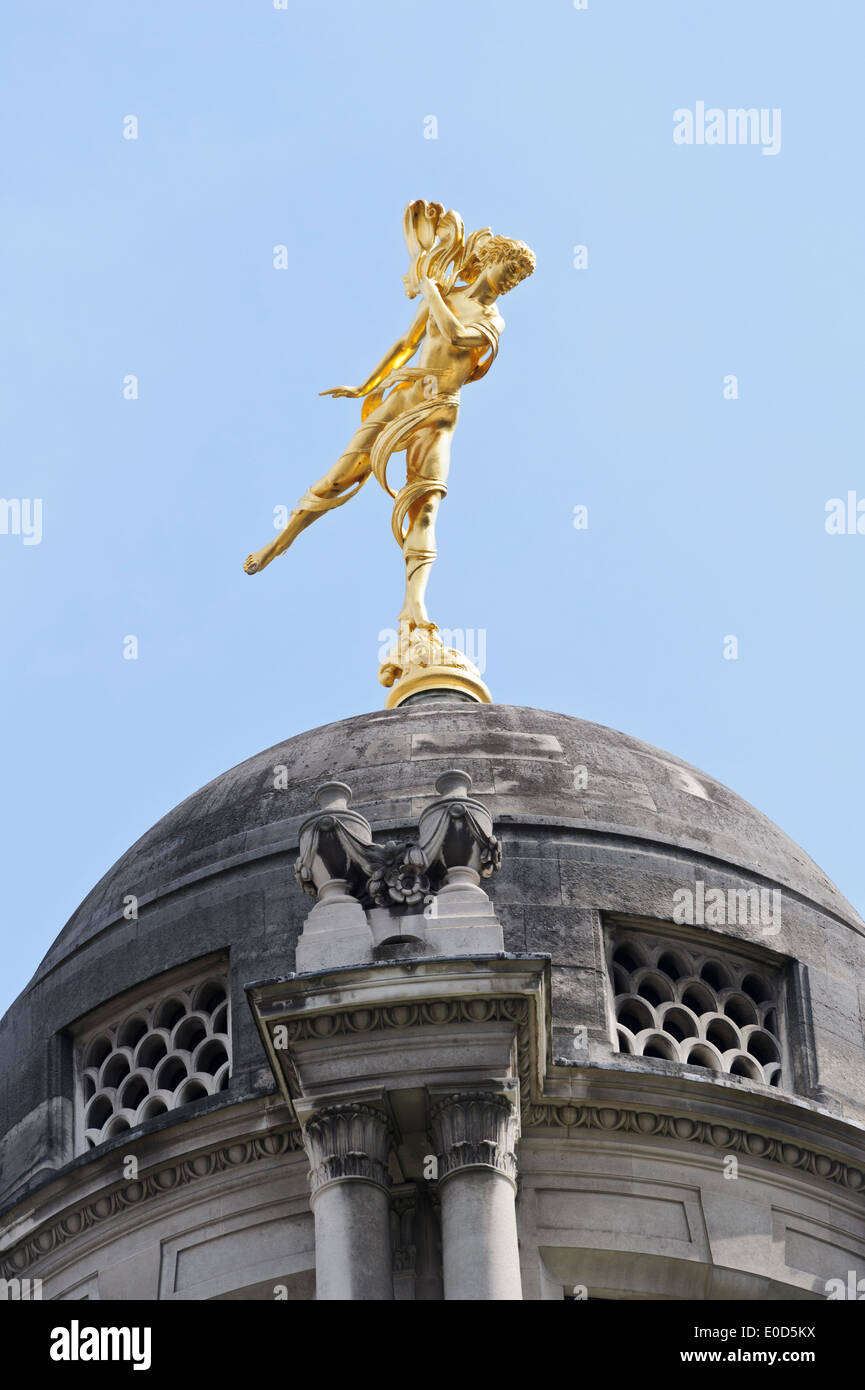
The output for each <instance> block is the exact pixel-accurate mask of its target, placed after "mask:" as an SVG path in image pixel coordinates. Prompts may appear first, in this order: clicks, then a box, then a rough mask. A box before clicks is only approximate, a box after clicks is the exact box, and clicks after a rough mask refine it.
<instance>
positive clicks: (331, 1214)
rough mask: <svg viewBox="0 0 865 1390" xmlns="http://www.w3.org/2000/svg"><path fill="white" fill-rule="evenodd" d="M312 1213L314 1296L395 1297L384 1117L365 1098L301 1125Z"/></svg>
mask: <svg viewBox="0 0 865 1390" xmlns="http://www.w3.org/2000/svg"><path fill="white" fill-rule="evenodd" d="M303 1136H304V1146H305V1148H306V1151H307V1154H308V1156H309V1165H310V1186H311V1194H310V1205H311V1206H312V1211H313V1216H314V1217H315V1265H316V1298H317V1299H318V1300H320V1301H328V1300H341V1301H356V1300H358V1301H366V1300H372V1301H385V1300H390V1299H392V1298H393V1275H392V1269H391V1242H390V1198H389V1194H388V1188H389V1186H390V1180H389V1177H388V1170H387V1157H388V1150H389V1148H390V1128H389V1125H388V1121H387V1117H386V1116H385V1115H384V1114H383V1113H382V1112H381V1111H379V1110H377V1109H376V1108H375V1107H374V1106H371V1105H365V1104H356V1103H355V1104H348V1105H329V1106H325V1107H322V1108H321V1109H319V1110H317V1111H315V1113H314V1114H313V1115H312V1117H311V1118H310V1119H308V1120H307V1121H306V1123H305V1124H304V1129H303Z"/></svg>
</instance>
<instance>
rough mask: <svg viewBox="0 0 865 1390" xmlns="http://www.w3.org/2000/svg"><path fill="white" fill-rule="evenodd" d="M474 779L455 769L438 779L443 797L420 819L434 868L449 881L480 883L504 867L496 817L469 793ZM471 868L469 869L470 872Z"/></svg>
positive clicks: (428, 857) (422, 843) (423, 840)
mask: <svg viewBox="0 0 865 1390" xmlns="http://www.w3.org/2000/svg"><path fill="white" fill-rule="evenodd" d="M471 785H472V779H471V777H470V776H469V774H468V773H467V772H461V771H459V770H458V769H456V768H455V769H452V770H451V771H448V772H443V773H442V775H441V776H440V777H439V778H438V780H437V781H436V791H437V792H438V793H439V799H438V800H437V801H434V802H433V803H432V804H431V805H430V806H428V807H427V808H426V810H425V811H424V812H423V814H422V815H421V818H420V843H421V847H422V849H423V851H424V854H425V855H426V858H427V862H428V864H429V865H430V868H432V867H433V866H435V865H438V866H439V867H440V869H441V870H443V871H444V873H445V875H446V883H448V884H453V883H454V882H459V881H462V882H465V881H466V880H468V881H470V882H473V883H477V882H478V881H479V880H480V879H481V878H489V877H490V876H491V875H492V874H493V873H494V872H495V870H496V869H498V868H499V867H500V866H501V862H502V850H501V845H500V843H499V840H498V838H497V837H496V836H495V835H494V834H493V818H492V815H491V814H490V812H489V811H488V810H487V808H486V806H484V805H483V803H482V802H480V801H476V800H475V799H474V797H470V796H469V792H470V791H471ZM466 871H468V872H466Z"/></svg>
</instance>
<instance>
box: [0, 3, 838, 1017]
mask: <svg viewBox="0 0 865 1390" xmlns="http://www.w3.org/2000/svg"><path fill="white" fill-rule="evenodd" d="M2 27H3V31H4V35H3V45H2V47H3V50H4V57H3V66H4V69H5V71H4V75H3V82H2V95H0V103H2V127H3V130H4V133H5V144H6V150H5V155H4V161H3V175H2V180H0V199H2V218H0V240H2V247H0V251H2V279H3V293H2V298H3V320H4V323H5V326H6V331H5V334H4V345H3V349H2V351H3V362H2V371H0V408H2V428H3V437H4V448H3V464H2V474H0V494H2V496H3V497H5V498H7V499H9V498H19V499H36V498H39V499H42V507H43V523H42V526H43V534H42V539H41V542H40V543H39V544H38V545H37V544H32V545H27V544H25V543H24V537H23V536H22V535H14V534H5V535H3V534H0V592H2V600H3V601H2V606H0V639H2V661H3V680H2V716H3V718H2V727H3V741H4V749H3V791H4V794H3V797H2V803H3V805H2V816H3V824H2V836H0V843H2V878H3V907H2V913H3V920H2V926H0V940H2V946H3V960H4V967H5V968H4V971H3V975H2V984H0V1008H2V1007H5V1006H6V1005H7V1004H8V1003H9V1002H10V1001H11V999H12V998H13V997H14V996H15V994H17V993H18V991H19V990H20V989H21V988H22V987H23V986H24V984H25V983H26V981H27V979H28V978H29V977H30V975H31V974H32V973H33V971H34V970H35V968H36V966H37V964H38V962H39V960H40V958H41V956H42V955H43V954H44V952H45V950H46V949H47V948H48V946H49V944H50V943H51V941H52V940H53V938H54V937H55V935H56V934H57V932H58V931H59V930H60V928H61V927H62V926H63V924H64V922H65V921H66V919H67V918H68V917H69V915H70V914H71V913H72V911H73V910H74V908H75V907H76V905H77V904H78V902H79V901H80V900H81V899H82V897H83V896H84V895H85V894H86V892H87V891H88V890H89V889H90V887H91V886H92V885H93V883H95V882H96V881H97V880H98V879H99V878H100V877H101V876H102V874H103V873H104V872H105V871H106V870H107V869H108V867H109V866H110V865H111V864H112V863H113V861H114V860H115V859H116V858H117V857H118V856H119V855H120V854H121V853H122V852H123V851H124V849H125V848H126V847H127V846H128V845H129V844H131V843H132V842H133V841H134V840H135V839H137V838H138V836H139V835H140V834H142V833H143V832H144V831H145V830H146V829H147V828H148V827H149V826H150V825H151V824H153V823H154V822H155V821H156V820H158V819H159V817H160V816H162V815H163V814H164V813H165V812H166V811H167V810H169V809H170V808H171V807H172V806H173V805H175V804H176V803H177V802H178V801H180V800H181V799H182V798H183V797H185V796H187V795H188V794H189V793H191V792H192V791H194V790H195V789H196V788H197V787H199V786H200V785H202V784H203V783H205V782H207V781H209V780H210V779H211V778H212V777H214V776H216V775H217V774H218V773H219V772H221V771H222V770H224V769H225V768H227V767H229V766H231V765H233V764H234V763H236V762H238V761H240V760H241V759H243V758H246V757H248V756H250V755H251V754H253V753H254V752H256V751H258V750H259V749H262V748H265V747H267V746H269V745H270V744H272V743H275V742H277V741H278V740H280V739H283V738H285V737H288V736H289V735H292V734H295V733H298V732H300V731H302V730H304V729H306V728H311V727H314V726H317V725H320V724H324V723H327V722H328V721H330V720H334V719H339V718H343V717H346V716H350V715H353V714H357V713H361V712H364V711H367V710H369V709H374V708H376V707H379V706H380V705H381V703H382V697H383V692H382V690H381V688H380V687H379V686H378V684H377V681H376V669H377V663H378V648H379V645H380V642H379V633H380V632H381V630H382V629H385V628H388V627H390V626H392V625H393V622H394V619H395V617H396V613H397V611H398V608H399V604H400V602H401V586H402V580H401V559H400V556H399V552H398V551H397V548H396V546H395V545H394V544H393V541H392V540H391V538H390V531H389V516H390V508H389V505H388V503H387V500H386V498H385V497H384V495H383V494H382V493H381V491H380V489H378V488H377V486H376V484H375V482H374V481H371V482H370V483H368V484H367V486H366V488H365V489H364V490H363V491H362V492H361V493H360V495H359V496H358V497H357V498H356V499H355V500H354V501H353V502H352V503H351V504H350V505H349V506H347V507H345V508H343V509H342V510H340V511H338V512H335V513H333V514H332V515H330V516H327V517H325V518H323V520H322V521H321V522H320V523H319V524H317V525H316V526H315V527H314V528H313V529H312V530H311V531H309V532H307V533H306V534H305V535H304V536H303V537H301V539H300V540H299V542H298V544H297V546H296V547H295V548H294V549H293V550H292V551H291V552H290V554H289V555H288V556H287V557H284V558H282V559H280V560H278V561H276V562H275V563H274V565H273V566H272V567H271V568H270V569H269V570H267V572H266V573H264V574H262V575H260V576H257V577H255V578H253V579H250V578H248V577H247V576H245V575H244V574H243V572H242V568H241V566H242V561H243V559H244V557H245V556H246V554H247V553H248V552H249V551H250V550H252V549H254V548H257V547H258V546H260V545H262V544H263V543H264V542H265V541H266V540H267V539H269V537H270V536H271V535H272V534H273V520H272V518H273V508H274V507H275V506H278V505H280V504H286V505H292V504H293V503H294V501H295V500H296V498H297V497H298V496H299V495H300V493H301V492H302V491H303V490H304V489H305V488H306V487H307V486H308V484H310V483H312V482H313V481H314V480H315V479H316V478H317V477H319V475H320V474H321V473H322V472H324V470H325V469H326V468H327V467H328V466H329V464H330V463H331V462H332V461H333V459H334V458H335V457H336V456H337V454H338V453H339V452H340V450H341V449H342V447H343V446H344V444H345V443H346V442H347V440H348V438H349V436H350V434H351V431H352V430H353V428H354V426H355V424H356V422H357V417H358V404H357V402H354V401H345V400H340V401H333V400H330V399H328V398H319V397H318V395H317V392H319V391H320V390H322V389H323V388H325V387H329V386H334V385H337V384H341V383H349V384H356V383H357V382H359V381H360V380H362V379H363V377H364V375H365V374H366V373H367V372H368V371H369V369H370V368H371V367H372V366H373V365H374V364H375V362H376V361H377V360H378V358H379V357H380V356H381V354H382V353H383V351H384V350H385V349H386V348H387V347H388V346H389V345H390V344H391V343H392V342H393V340H394V339H395V338H396V337H397V336H398V335H399V333H400V332H401V331H402V330H403V328H404V327H405V326H406V324H407V323H408V322H409V321H410V318H411V315H412V312H413V308H414V306H413V305H412V304H410V303H409V301H408V300H407V299H406V298H405V295H404V292H403V289H402V284H401V275H402V273H403V271H404V270H405V269H406V267H407V258H406V252H405V248H404V244H403V241H402V233H401V219H402V209H403V207H404V205H405V203H406V202H407V201H408V200H409V199H411V198H415V197H425V198H429V199H434V200H437V201H440V202H443V203H444V204H445V205H446V206H448V207H454V208H456V209H458V210H459V211H460V212H461V213H462V215H463V217H464V219H465V221H466V224H467V227H469V228H473V227H477V226H484V225H491V226H492V227H493V230H494V231H497V232H502V233H504V234H506V235H511V236H517V237H521V238H522V239H524V240H526V241H527V242H528V243H529V244H530V245H531V246H532V247H533V249H534V250H535V252H536V254H537V258H538V264H537V270H536V273H535V275H534V276H533V277H532V278H531V279H530V280H528V281H526V282H525V283H524V284H523V285H521V286H519V287H518V288H517V289H516V290H515V291H514V292H513V293H512V294H510V295H508V296H507V298H506V299H505V300H504V301H503V304H502V308H503V312H504V316H505V318H506V320H507V328H506V330H505V332H504V334H503V337H502V342H501V348H500V353H499V357H498V360H497V361H496V363H495V366H494V368H493V370H492V371H491V372H490V374H489V375H488V376H487V377H486V379H485V380H484V381H483V382H482V383H481V384H480V385H478V386H477V387H474V386H473V387H470V388H468V389H467V390H466V392H465V393H464V397H463V407H462V413H461V419H460V424H459V428H458V432H457V435H456V437H455V441H454V449H453V459H452V468H451V477H450V486H449V495H448V497H447V499H446V501H445V503H444V505H443V507H442V512H441V518H440V525H439V545H440V558H439V562H438V565H437V567H436V569H435V571H434V574H433V578H432V582H431V586H430V592H429V600H430V608H431V611H432V613H433V616H434V617H436V618H437V620H438V621H439V622H440V623H441V625H442V626H446V627H451V628H468V629H478V630H479V629H483V631H484V632H485V634H486V636H485V641H486V679H487V681H488V683H489V684H490V686H491V688H492V691H493V695H494V698H495V699H496V700H498V701H501V702H503V703H511V704H520V705H534V706H538V707H541V708H549V709H554V710H561V711H564V712H566V713H569V714H574V715H579V716H581V717H584V718H587V719H591V720H594V721H597V722H598V723H602V724H607V725H611V726H613V727H615V728H620V729H623V730H626V731H627V732H629V733H631V734H634V735H636V736H638V737H640V738H643V739H646V740H648V741H649V742H650V743H653V744H657V745H659V746H660V747H662V748H665V749H668V750H670V751H672V752H674V753H676V754H678V755H679V756H681V757H684V758H686V759H687V760H688V761H690V762H693V763H695V764H696V765H697V766H698V767H701V768H703V769H705V770H706V771H707V772H709V773H710V774H712V775H713V776H716V777H718V778H719V779H720V780H722V781H724V782H726V783H727V784H729V785H731V786H732V787H733V788H735V790H736V791H738V792H739V793H740V794H741V795H743V796H745V797H746V798H747V799H748V800H750V801H752V802H754V803H755V804H756V805H757V806H758V807H759V808H760V809H761V810H762V811H764V812H765V813H766V814H767V815H769V816H770V817H771V818H772V819H774V820H776V821H777V822H778V823H779V824H780V825H781V826H782V827H783V828H784V829H785V830H786V831H787V832H788V833H789V834H791V835H792V836H793V838H794V839H796V840H797V841H799V842H800V843H801V844H802V845H803V846H804V847H805V848H806V850H807V851H808V852H809V853H810V854H811V855H812V856H813V857H814V858H815V859H816V860H817V861H818V862H819V863H820V864H821V865H822V866H823V867H824V868H825V870H826V871H827V872H828V874H829V875H830V877H832V878H833V879H834V880H835V881H836V882H837V883H838V885H839V887H840V888H841V890H842V891H843V892H844V893H846V894H847V896H848V897H849V898H850V899H851V901H852V902H853V903H854V904H855V905H856V906H857V907H858V908H859V910H860V911H862V910H863V909H865V856H863V854H862V844H861V841H862V834H861V814H860V805H861V786H862V781H863V773H865V741H863V738H862V695H861V684H862V674H863V659H862V648H863V622H862V574H863V566H865V535H844V536H837V535H835V536H833V535H828V534H827V532H826V529H825V524H824V523H825V515H826V513H825V507H826V503H827V501H828V500H829V499H830V498H833V497H839V496H840V497H846V494H847V493H848V492H849V491H855V492H857V496H858V497H860V498H865V468H863V464H862V410H861V404H860V400H861V376H862V317H863V312H862V311H863V302H862V300H863V295H862V260H861V254H862V253H861V223H862V192H861V188H862V179H861V53H862V47H863V40H865V32H863V31H865V22H863V15H862V12H861V11H859V12H858V13H857V7H855V6H852V5H850V4H849V3H848V0H844V3H831V0H830V2H828V3H827V0H823V2H822V3H821V4H820V5H814V4H813V3H797V2H796V0H786V3H771V0H763V2H762V3H760V4H759V5H757V4H754V3H753V0H727V3H725V4H724V5H723V6H715V5H707V4H698V3H693V0H690V2H688V3H685V2H684V0H683V2H682V3H677V2H676V0H663V3H661V2H660V0H588V8H587V9H586V10H584V11H580V10H576V9H575V8H574V7H573V4H572V3H571V0H533V3H532V4H531V5H525V4H522V3H514V0H497V3H491V2H490V0H472V3H470V4H466V3H459V0H438V3H436V4H435V5H432V6H430V5H426V4H420V3H416V0H409V3H405V0H403V2H402V3H397V2H396V0H366V3H363V4H356V3H353V0H339V3H336V4H322V3H321V2H320V0H316V2H315V3H305V2H304V0H288V7H287V9H286V10H284V11H282V10H276V9H275V8H274V6H273V0H208V3H206V4H204V3H200V0H170V2H169V0H156V3H153V2H152V0H151V3H147V4H145V3H143V0H134V2H133V0H130V3H124V4H116V3H109V0H105V2H104V3H97V2H96V0H90V3H75V4H72V3H39V0H28V2H27V3H23V0H19V3H14V0H7V4H6V5H5V6H4V7H3V18H2ZM698 101H704V102H705V103H706V106H707V107H712V106H717V107H720V108H722V109H727V108H732V107H740V106H744V107H755V108H758V109H762V108H767V109H774V108H780V110H781V113H782V125H781V130H782V144H781V150H780V153H778V154H777V155H774V156H766V155H764V154H763V153H762V151H761V149H760V148H759V147H753V146H744V147H743V146H733V145H725V146H708V145H702V146H698V145H691V146H682V145H676V144H675V143H674V141H673V128H674V125H673V112H674V111H675V110H677V109H679V108H684V107H688V108H691V109H694V108H695V106H696V103H697V102H698ZM128 115H135V116H136V117H137V120H138V128H139V129H138V139H137V140H126V139H124V138H123V122H124V117H126V116H128ZM430 115H434V116H435V117H436V119H437V123H438V138H437V139H434V140H433V139H427V138H425V137H424V129H425V118H426V117H428V116H430ZM427 128H429V127H428V123H427ZM279 244H284V245H285V246H287V248H288V252H289V259H290V263H291V268H290V269H289V270H287V271H280V270H276V269H274V266H273V248H274V246H275V245H279ZM578 244H580V245H585V246H587V247H588V266H587V268H586V269H584V270H577V269H575V268H574V265H573V248H574V246H575V245H578ZM128 374H134V375H136V376H137V378H138V381H139V397H138V399H137V400H126V399H124V396H123V380H124V377H126V376H127V375H128ZM730 374H733V375H735V376H736V377H737V378H738V390H739V396H738V399H735V400H727V399H725V398H724V394H723V385H724V378H725V377H726V376H728V375H730ZM577 505H584V506H586V507H587V508H588V516H589V526H588V529H587V530H584V531H577V530H575V529H574V526H573V514H574V507H575V506H577ZM129 635H134V636H136V637H137V639H138V644H139V655H138V659H137V660H126V659H124V656H123V648H124V638H125V637H127V636H129ZM729 635H734V636H736V637H737V639H738V644H739V656H738V659H737V660H725V659H724V655H723V651H724V639H725V637H727V636H729Z"/></svg>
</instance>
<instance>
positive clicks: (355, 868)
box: [294, 769, 502, 910]
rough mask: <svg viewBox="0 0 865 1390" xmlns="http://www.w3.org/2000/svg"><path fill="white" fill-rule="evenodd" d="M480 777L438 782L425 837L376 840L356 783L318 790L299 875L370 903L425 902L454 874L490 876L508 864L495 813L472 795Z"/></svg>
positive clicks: (424, 819) (312, 890)
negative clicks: (356, 798)
mask: <svg viewBox="0 0 865 1390" xmlns="http://www.w3.org/2000/svg"><path fill="white" fill-rule="evenodd" d="M471 784H472V779H471V777H470V776H469V774H468V773H467V772H461V771H459V770H458V769H453V770H451V771H448V772H444V773H442V775H441V776H440V777H439V778H438V780H437V781H436V784H435V785H436V791H437V792H438V793H439V796H438V798H437V800H435V801H433V802H432V803H431V804H430V805H429V806H428V807H427V808H426V810H425V811H423V813H422V814H421V817H420V820H419V823H418V838H417V839H408V838H405V839H400V840H388V841H386V842H385V843H384V844H381V845H378V844H373V842H372V829H371V827H370V825H369V822H368V821H367V820H365V819H364V817H363V816H361V815H360V814H359V813H358V812H357V811H352V810H350V809H349V801H350V800H351V788H350V787H348V786H346V784H345V783H344V782H325V783H324V784H323V785H322V786H320V787H318V788H317V790H316V793H315V799H316V804H317V806H318V810H317V811H316V812H315V813H314V814H313V815H312V816H310V817H309V818H308V819H307V820H305V821H304V823H303V825H302V826H301V828H300V845H299V850H300V852H299V854H298V857H297V861H296V863H295V866H294V872H295V878H296V879H297V882H298V884H299V885H300V887H301V888H302V889H303V891H304V892H305V893H308V894H309V895H310V896H311V897H314V898H317V897H320V896H321V894H322V892H323V890H324V889H325V888H327V887H328V886H329V885H331V884H333V883H338V884H340V885H344V887H345V889H346V891H347V892H348V893H349V894H350V895H351V896H352V897H354V898H356V899H357V900H358V901H359V902H360V903H361V904H362V905H364V906H375V907H395V908H398V909H402V910H405V909H406V908H414V907H418V906H419V905H420V904H421V903H422V902H423V901H424V899H425V898H426V897H427V895H428V894H429V893H430V892H432V893H435V892H437V891H438V889H439V888H441V887H442V886H443V884H444V883H445V882H447V880H448V876H449V875H450V874H451V873H454V872H456V873H459V874H460V875H461V876H465V875H466V874H468V875H469V877H470V878H471V879H472V880H473V881H480V879H481V878H489V877H490V876H491V874H493V873H494V872H495V870H496V869H498V868H499V866H500V865H501V862H502V851H501V845H500V843H499V840H498V838H497V837H496V836H495V835H494V834H493V821H492V816H491V815H490V812H489V811H488V810H487V808H486V806H484V805H483V803H482V802H480V801H476V800H475V799H474V798H473V797H471V796H469V792H470V790H471Z"/></svg>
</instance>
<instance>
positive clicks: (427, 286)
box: [420, 275, 441, 301]
mask: <svg viewBox="0 0 865 1390" xmlns="http://www.w3.org/2000/svg"><path fill="white" fill-rule="evenodd" d="M420 292H421V294H422V295H423V297H424V299H426V300H427V301H429V300H430V299H434V298H435V296H436V295H440V294H441V290H440V289H439V287H438V285H437V284H436V282H435V280H430V278H429V276H428V275H425V276H424V277H423V279H422V280H421V282H420Z"/></svg>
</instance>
